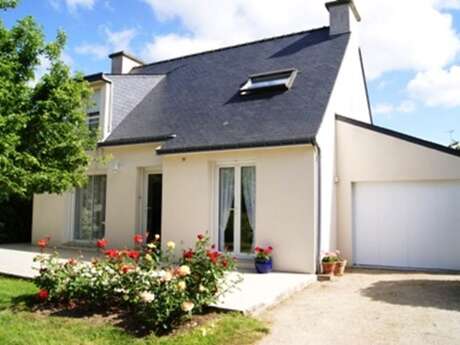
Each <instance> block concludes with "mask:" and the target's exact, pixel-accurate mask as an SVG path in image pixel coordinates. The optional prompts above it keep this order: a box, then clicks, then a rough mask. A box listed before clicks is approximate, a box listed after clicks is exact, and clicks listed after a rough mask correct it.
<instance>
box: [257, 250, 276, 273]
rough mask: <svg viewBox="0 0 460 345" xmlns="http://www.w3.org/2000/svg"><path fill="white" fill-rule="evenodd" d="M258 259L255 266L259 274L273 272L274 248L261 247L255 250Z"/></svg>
mask: <svg viewBox="0 0 460 345" xmlns="http://www.w3.org/2000/svg"><path fill="white" fill-rule="evenodd" d="M255 252H256V258H255V265H256V271H257V273H269V272H271V271H272V270H273V261H272V252H273V248H272V247H271V246H268V247H265V248H264V247H259V246H257V247H256V248H255Z"/></svg>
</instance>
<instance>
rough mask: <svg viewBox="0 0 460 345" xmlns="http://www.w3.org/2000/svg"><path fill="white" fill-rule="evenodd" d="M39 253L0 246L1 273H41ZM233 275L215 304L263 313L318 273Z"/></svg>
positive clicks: (84, 254)
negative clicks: (36, 259) (230, 286)
mask: <svg viewBox="0 0 460 345" xmlns="http://www.w3.org/2000/svg"><path fill="white" fill-rule="evenodd" d="M53 251H54V249H47V253H51V252H53ZM39 254H40V251H39V249H38V248H37V247H34V246H30V245H2V246H0V274H8V275H13V276H16V277H21V278H33V277H34V276H35V275H37V273H38V271H37V269H36V268H37V264H36V263H34V262H33V259H34V257H36V256H37V255H39ZM59 254H60V256H61V257H62V258H65V259H68V258H71V257H73V258H83V260H90V259H91V258H92V257H93V256H95V255H97V251H95V250H75V249H73V250H72V249H67V248H66V249H59ZM230 279H231V280H233V281H237V280H241V281H240V283H239V284H238V285H237V286H236V287H235V288H233V289H232V290H231V291H230V292H228V293H227V294H225V295H224V296H223V297H222V298H221V299H220V301H219V303H217V304H216V305H215V306H216V307H218V308H221V309H225V310H236V311H241V312H243V313H260V312H261V311H263V310H265V309H266V308H268V307H270V306H273V305H275V304H277V303H279V302H280V301H281V300H283V299H285V298H287V297H289V296H290V295H292V294H293V293H295V292H298V291H300V290H302V289H304V288H305V287H306V286H308V285H309V284H312V283H314V282H315V281H316V276H315V275H313V274H293V273H278V272H274V273H270V274H256V273H253V272H239V273H231V274H230Z"/></svg>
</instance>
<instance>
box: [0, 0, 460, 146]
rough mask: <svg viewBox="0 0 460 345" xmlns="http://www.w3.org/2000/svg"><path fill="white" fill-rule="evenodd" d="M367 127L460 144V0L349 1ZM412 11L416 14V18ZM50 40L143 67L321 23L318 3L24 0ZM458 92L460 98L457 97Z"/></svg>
mask: <svg viewBox="0 0 460 345" xmlns="http://www.w3.org/2000/svg"><path fill="white" fill-rule="evenodd" d="M356 4H357V6H358V9H359V10H360V12H361V14H362V17H363V22H362V23H361V24H360V39H361V43H362V47H363V54H364V59H365V64H366V72H367V74H368V85H369V93H370V98H371V103H372V106H373V110H374V120H375V123H376V124H378V125H382V126H385V127H389V128H392V129H396V130H399V131H402V132H405V133H408V134H412V135H415V136H418V137H421V138H424V139H427V140H431V141H436V142H440V143H443V144H448V143H449V141H450V134H449V131H454V132H453V134H452V135H453V137H455V138H460V0H423V1H420V0H404V1H400V0H385V1H369V0H367V1H365V0H356ZM414 9H416V10H415V11H414ZM0 15H1V18H2V20H3V21H4V22H5V23H6V25H7V26H11V25H13V24H14V22H15V21H16V20H17V19H19V18H22V17H24V16H26V15H32V16H33V17H35V18H36V20H37V21H38V22H39V23H40V24H42V25H43V27H44V30H45V32H46V35H47V37H48V38H49V39H52V38H53V37H54V36H55V33H56V31H57V30H58V29H59V28H61V29H63V30H64V31H65V32H66V33H67V35H68V46H67V48H66V52H65V56H64V59H65V60H66V61H67V62H68V63H69V64H71V66H72V68H73V69H74V70H79V71H82V72H84V73H85V74H91V73H95V72H100V71H109V59H108V58H107V55H108V54H109V53H111V52H114V51H116V50H120V49H126V50H128V51H130V52H132V53H134V54H135V55H137V56H139V57H141V58H142V59H144V60H145V61H147V62H152V61H155V60H161V59H165V58H168V57H174V56H179V55H183V54H187V53H192V52H197V51H202V50H207V49H212V48H215V47H220V46H225V45H230V44H235V43H239V42H245V41H251V40H255V39H259V38H263V37H270V36H276V35H281V34H285V33H289V32H295V31H300V30H305V29H310V28H314V27H320V26H324V25H327V19H328V14H327V11H326V10H325V8H324V7H323V5H322V4H321V1H318V0H285V1H282V2H281V1H276V0H264V1H262V0H221V1H215V0H193V1H190V0H167V1H166V0H129V1H126V0H124V1H122V0H22V2H21V4H20V6H19V7H18V8H17V9H15V10H13V11H8V12H3V13H1V14H0ZM457 95H458V96H457Z"/></svg>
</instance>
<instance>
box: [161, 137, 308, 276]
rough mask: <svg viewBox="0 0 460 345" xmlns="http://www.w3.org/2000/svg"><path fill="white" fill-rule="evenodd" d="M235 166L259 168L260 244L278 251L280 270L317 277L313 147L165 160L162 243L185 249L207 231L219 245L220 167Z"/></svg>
mask: <svg viewBox="0 0 460 345" xmlns="http://www.w3.org/2000/svg"><path fill="white" fill-rule="evenodd" d="M234 161H250V162H254V163H255V166H256V224H257V225H256V239H255V241H256V243H257V244H258V245H272V246H273V247H274V267H275V269H276V270H283V271H293V272H310V273H313V272H315V255H316V235H315V226H314V224H315V213H314V202H315V197H314V151H313V148H312V147H311V146H302V147H291V148H270V149H259V150H240V151H227V152H212V153H197V154H187V155H171V156H165V157H164V158H163V174H164V175H163V195H164V200H163V225H162V229H163V234H164V235H163V241H166V240H173V241H175V242H176V243H178V244H179V246H178V247H181V248H187V247H189V246H191V245H192V244H193V243H194V241H195V236H196V234H198V233H199V232H206V231H207V232H208V233H209V235H210V237H211V239H212V240H213V241H214V243H217V231H216V228H217V226H216V225H214V224H215V223H216V217H215V216H216V215H217V203H216V200H215V197H216V195H217V194H216V181H215V180H216V178H215V172H216V164H218V163H224V162H225V163H229V162H234ZM179 249H180V248H179Z"/></svg>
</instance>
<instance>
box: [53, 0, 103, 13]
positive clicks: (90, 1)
mask: <svg viewBox="0 0 460 345" xmlns="http://www.w3.org/2000/svg"><path fill="white" fill-rule="evenodd" d="M48 2H49V4H50V5H51V7H53V8H54V9H55V10H59V9H60V8H61V3H64V4H65V5H66V6H67V8H68V9H69V10H70V11H71V12H74V11H76V10H77V9H78V8H83V9H87V10H91V9H93V7H94V4H95V2H96V0H48Z"/></svg>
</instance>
